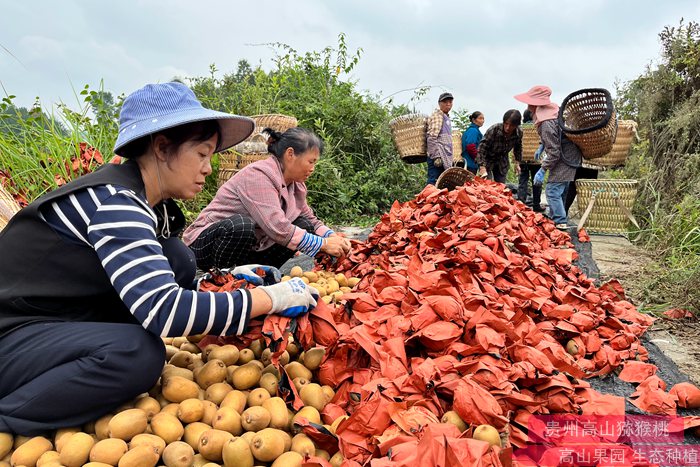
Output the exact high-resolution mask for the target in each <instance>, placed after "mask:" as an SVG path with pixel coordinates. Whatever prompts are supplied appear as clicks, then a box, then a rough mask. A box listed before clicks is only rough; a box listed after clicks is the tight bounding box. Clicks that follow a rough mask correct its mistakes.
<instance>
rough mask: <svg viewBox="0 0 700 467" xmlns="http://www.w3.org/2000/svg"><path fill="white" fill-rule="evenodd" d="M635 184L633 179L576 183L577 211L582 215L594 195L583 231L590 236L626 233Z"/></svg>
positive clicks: (636, 183)
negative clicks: (592, 233) (591, 234)
mask: <svg viewBox="0 0 700 467" xmlns="http://www.w3.org/2000/svg"><path fill="white" fill-rule="evenodd" d="M637 185H638V182H637V180H625V179H596V180H592V179H590V180H589V179H585V178H582V179H579V180H576V200H577V205H578V210H579V212H582V213H585V211H586V209H587V208H588V206H589V204H590V202H591V198H592V197H593V196H595V200H594V202H593V206H592V207H591V210H590V213H589V215H588V217H587V218H586V221H585V225H584V227H585V229H586V230H587V231H589V232H594V233H625V232H627V227H628V225H629V222H630V216H631V211H632V206H633V205H634V199H635V197H636V196H637ZM618 200H619V201H618ZM584 215H585V214H584Z"/></svg>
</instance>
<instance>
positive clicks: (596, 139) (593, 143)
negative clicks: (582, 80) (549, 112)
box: [559, 88, 617, 159]
mask: <svg viewBox="0 0 700 467" xmlns="http://www.w3.org/2000/svg"><path fill="white" fill-rule="evenodd" d="M559 126H561V128H562V130H563V131H564V133H565V134H566V136H567V138H569V139H570V140H571V141H572V142H573V143H574V144H576V146H578V147H579V148H580V149H581V153H582V154H583V157H584V158H585V159H595V158H598V157H603V156H604V155H606V154H607V153H609V152H610V150H611V149H612V146H613V142H614V141H615V134H616V132H617V120H616V118H615V106H614V105H613V101H612V96H610V93H609V92H608V90H607V89H600V88H591V89H581V90H580V91H576V92H572V93H571V94H569V95H568V96H566V99H564V102H563V103H562V105H561V107H560V108H559Z"/></svg>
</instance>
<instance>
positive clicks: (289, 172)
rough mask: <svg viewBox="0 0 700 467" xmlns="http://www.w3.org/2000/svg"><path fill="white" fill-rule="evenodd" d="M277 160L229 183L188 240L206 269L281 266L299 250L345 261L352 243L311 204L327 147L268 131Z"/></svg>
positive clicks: (302, 133) (307, 136)
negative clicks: (312, 182)
mask: <svg viewBox="0 0 700 467" xmlns="http://www.w3.org/2000/svg"><path fill="white" fill-rule="evenodd" d="M263 132H265V133H268V134H269V139H268V151H269V152H270V153H271V154H272V157H268V158H267V159H264V160H261V161H256V162H254V163H252V164H250V165H247V166H245V167H244V168H243V169H242V170H241V171H240V172H239V173H237V174H236V175H235V176H233V177H231V178H230V179H229V180H227V181H226V182H225V183H224V184H223V185H222V186H221V187H220V188H219V191H217V193H216V196H214V199H213V200H212V201H211V203H209V205H208V206H207V207H205V208H204V209H203V210H202V212H201V213H200V214H199V216H198V217H197V219H196V220H195V221H194V222H193V223H192V225H190V226H189V227H188V228H187V230H185V233H184V235H183V240H184V242H185V243H186V244H187V245H189V246H190V248H191V249H192V251H194V254H195V257H196V260H197V266H198V267H199V268H200V269H201V270H203V271H206V270H209V269H210V268H226V267H231V266H234V265H236V264H245V263H261V264H269V265H271V266H275V267H280V266H281V265H282V264H284V262H285V261H287V260H288V259H289V258H291V257H292V256H293V255H294V253H295V252H297V251H299V252H301V253H304V254H306V255H309V256H311V257H314V256H316V255H317V254H318V253H319V252H323V253H327V254H329V255H332V256H343V255H346V254H347V253H348V252H349V251H350V241H349V240H348V239H346V238H344V237H342V236H340V235H338V234H336V233H335V232H333V230H331V229H330V228H328V227H327V226H326V225H324V224H323V222H321V221H320V220H319V219H318V218H317V217H316V215H315V214H314V212H313V210H312V209H311V208H310V207H309V205H308V204H307V202H306V180H307V179H308V178H309V177H310V176H311V174H312V173H313V171H314V168H315V167H316V163H317V162H318V159H319V158H320V157H321V152H322V150H323V143H322V142H321V140H320V139H319V137H318V136H316V135H315V134H313V133H312V132H310V131H309V130H306V129H303V128H290V129H289V130H287V131H285V132H284V133H279V132H276V131H273V130H271V129H269V128H266V129H265V130H264V131H263Z"/></svg>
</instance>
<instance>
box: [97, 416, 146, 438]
mask: <svg viewBox="0 0 700 467" xmlns="http://www.w3.org/2000/svg"><path fill="white" fill-rule="evenodd" d="M144 413H145V412H144ZM112 417H114V414H113V413H108V414H106V415H103V416H101V417H100V418H98V419H97V420H95V436H97V439H98V440H101V439H107V438H109V421H110V420H112ZM146 417H148V416H146Z"/></svg>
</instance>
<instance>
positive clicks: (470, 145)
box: [462, 110, 484, 175]
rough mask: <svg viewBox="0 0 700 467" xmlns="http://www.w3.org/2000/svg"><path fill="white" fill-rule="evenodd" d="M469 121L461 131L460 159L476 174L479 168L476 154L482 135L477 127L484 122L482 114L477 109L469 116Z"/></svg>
mask: <svg viewBox="0 0 700 467" xmlns="http://www.w3.org/2000/svg"><path fill="white" fill-rule="evenodd" d="M469 121H470V122H471V124H470V125H469V127H468V128H467V129H466V131H465V132H464V133H462V159H463V160H464V167H465V168H466V169H467V170H469V171H470V172H471V173H473V174H475V175H476V172H477V171H478V170H479V164H477V162H476V156H477V154H478V153H479V143H481V138H482V137H483V135H482V134H481V130H479V128H481V126H482V125H483V124H484V114H483V113H481V112H479V111H478V110H477V111H476V112H473V113H472V114H471V115H470V116H469Z"/></svg>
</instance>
